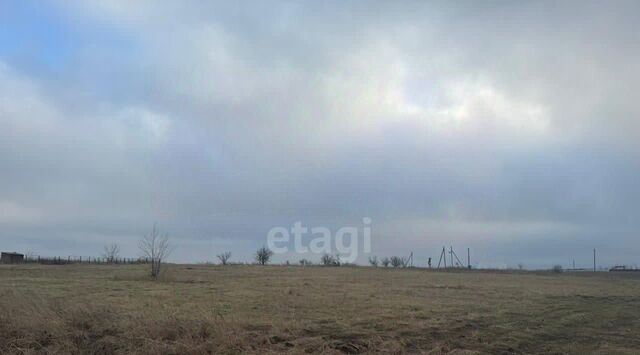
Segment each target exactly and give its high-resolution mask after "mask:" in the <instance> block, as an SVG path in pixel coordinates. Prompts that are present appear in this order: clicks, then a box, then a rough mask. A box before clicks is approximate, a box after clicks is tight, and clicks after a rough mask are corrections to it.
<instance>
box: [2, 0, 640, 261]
mask: <svg viewBox="0 0 640 355" xmlns="http://www.w3.org/2000/svg"><path fill="white" fill-rule="evenodd" d="M639 23H640V3H639V2H637V1H630V2H624V1H614V2H605V1H593V2H589V1H575V2H573V1H548V2H547V1H532V2H524V1H517V2H514V1H504V2H503V1H494V2H492V1H443V2H425V1H416V2H414V1H410V2H409V1H407V2H403V1H381V2H375V1H349V2H344V1H336V2H331V1H307V2H305V1H256V2H246V1H240V2H233V1H221V2H217V3H216V2H213V1H191V2H183V1H170V0H167V1H85V0H81V1H80V0H79V1H60V2H50V1H2V2H0V250H16V251H23V252H26V251H31V252H34V253H36V254H41V255H62V256H66V255H83V256H89V255H92V256H96V255H99V254H100V253H101V250H102V246H103V245H105V244H107V243H112V242H117V243H119V244H121V245H122V247H123V255H124V256H137V255H138V251H137V248H136V245H137V240H138V239H139V238H140V236H142V235H143V234H145V232H147V231H148V230H149V229H150V228H151V226H152V225H153V223H154V222H157V223H158V225H159V227H160V229H162V230H163V231H166V232H167V233H169V234H170V237H171V242H172V243H173V245H174V246H175V251H174V253H173V260H174V261H192V262H196V261H205V260H214V259H215V254H217V253H220V252H222V251H226V250H229V251H231V252H232V253H233V259H234V260H250V259H251V254H252V253H253V252H254V251H255V249H257V248H258V247H260V246H262V245H263V244H265V243H266V235H267V233H268V231H269V229H270V228H272V227H275V226H285V227H290V226H291V225H292V224H293V223H294V222H296V221H301V222H302V223H303V224H304V225H306V226H324V227H328V228H330V229H331V230H333V231H335V230H336V229H337V228H338V227H341V226H362V218H363V217H370V218H371V219H372V234H373V236H372V238H373V240H372V249H373V254H376V255H378V256H390V255H396V254H397V255H408V254H409V253H410V252H412V251H413V252H414V255H415V258H416V263H418V264H424V263H425V260H426V258H427V257H429V256H431V257H434V258H436V257H437V256H438V255H439V249H441V248H442V246H443V245H446V246H450V245H451V246H453V247H454V248H456V249H458V250H459V252H458V253H459V254H466V248H471V252H472V262H473V263H474V264H476V265H478V266H514V265H516V264H517V263H520V262H522V263H524V264H525V266H528V267H550V266H551V265H553V264H556V263H561V264H563V265H564V266H570V264H571V262H572V260H573V259H575V260H576V264H577V266H586V267H590V266H591V263H592V254H591V253H592V249H593V248H597V249H598V250H599V255H600V257H599V259H600V261H601V263H602V264H603V265H611V264H615V263H621V264H625V263H626V264H634V263H636V262H637V263H639V264H640V239H639V237H640V207H639V204H640V138H639V137H640V117H639V116H638V115H639V114H640V106H639V105H640V104H639V97H638V93H640V61H639V60H638V58H640V40H639V38H638V33H640V28H639V27H640V25H638V24H639ZM463 251H464V252H463ZM302 257H306V258H308V259H312V260H317V259H319V256H313V255H298V256H296V255H278V256H276V260H275V261H276V262H283V261H284V260H285V259H290V260H292V261H297V260H298V259H300V258H302ZM366 258H367V255H361V256H360V259H359V262H361V263H366Z"/></svg>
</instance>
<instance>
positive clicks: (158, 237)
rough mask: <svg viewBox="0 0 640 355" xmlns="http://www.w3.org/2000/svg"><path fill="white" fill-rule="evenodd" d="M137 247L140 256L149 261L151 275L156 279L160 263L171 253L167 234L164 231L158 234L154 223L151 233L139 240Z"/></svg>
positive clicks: (158, 274)
mask: <svg viewBox="0 0 640 355" xmlns="http://www.w3.org/2000/svg"><path fill="white" fill-rule="evenodd" d="M138 248H140V252H141V253H142V256H143V257H144V258H147V259H148V260H149V261H150V262H151V277H153V278H154V279H157V278H158V276H160V269H161V267H162V263H163V262H164V260H165V259H166V258H167V257H168V256H169V254H170V253H171V246H170V245H169V236H168V235H167V234H166V233H165V234H160V232H159V231H158V229H157V228H156V226H155V224H154V225H153V229H152V230H151V233H149V234H147V235H145V236H144V238H142V239H141V240H140V242H139V243H138Z"/></svg>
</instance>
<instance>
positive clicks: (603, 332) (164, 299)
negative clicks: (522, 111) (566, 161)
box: [0, 265, 640, 354]
mask: <svg viewBox="0 0 640 355" xmlns="http://www.w3.org/2000/svg"><path fill="white" fill-rule="evenodd" d="M170 267H171V271H170V275H168V276H166V277H165V278H164V279H162V280H159V281H151V280H149V279H148V278H147V277H146V271H147V270H146V268H144V266H91V265H67V266H37V265H31V266H6V265H5V266H0V353H9V354H37V353H57V354H80V353H82V354H85V353H86V354H112V353H119V354H128V353H139V354H206V353H240V352H242V353H255V354H264V353H283V352H284V353H360V352H367V353H424V354H485V353H490V354H530V353H546V354H565V353H573V354H587V353H588V354H637V353H639V352H640V337H639V336H638V334H640V277H638V276H640V275H631V274H613V273H600V274H588V273H587V274H567V273H565V274H551V273H541V274H533V273H490V272H429V271H426V270H413V269H402V270H399V269H395V270H392V269H383V268H377V269H375V268H322V267H293V266H292V267H258V266H225V267H219V266H183V265H172V266H170Z"/></svg>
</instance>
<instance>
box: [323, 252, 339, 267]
mask: <svg viewBox="0 0 640 355" xmlns="http://www.w3.org/2000/svg"><path fill="white" fill-rule="evenodd" d="M320 261H321V262H322V265H324V266H340V255H337V254H336V255H335V256H333V255H331V254H324V255H323V256H322V258H320Z"/></svg>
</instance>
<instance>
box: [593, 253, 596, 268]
mask: <svg viewBox="0 0 640 355" xmlns="http://www.w3.org/2000/svg"><path fill="white" fill-rule="evenodd" d="M593 272H596V250H595V249H593Z"/></svg>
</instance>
